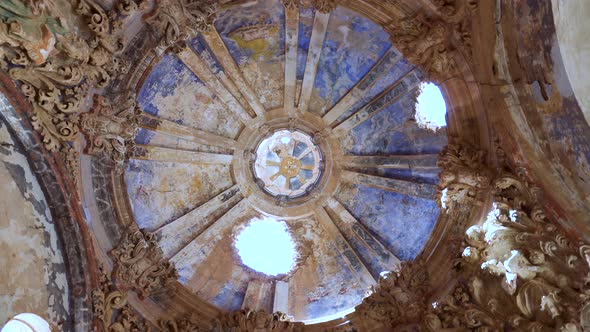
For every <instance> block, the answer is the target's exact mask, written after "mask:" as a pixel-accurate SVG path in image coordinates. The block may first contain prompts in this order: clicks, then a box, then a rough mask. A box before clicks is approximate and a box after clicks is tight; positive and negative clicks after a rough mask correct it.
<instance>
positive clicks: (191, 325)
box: [160, 316, 207, 332]
mask: <svg viewBox="0 0 590 332" xmlns="http://www.w3.org/2000/svg"><path fill="white" fill-rule="evenodd" d="M160 329H161V330H162V331H169V332H201V331H203V332H204V331H207V329H206V328H203V327H201V326H200V325H199V323H198V322H197V319H196V318H193V317H190V316H188V317H184V318H179V319H165V320H162V321H160Z"/></svg>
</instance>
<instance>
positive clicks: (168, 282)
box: [110, 230, 178, 298]
mask: <svg viewBox="0 0 590 332" xmlns="http://www.w3.org/2000/svg"><path fill="white" fill-rule="evenodd" d="M110 256H111V257H112V258H113V261H114V268H113V279H114V280H115V283H116V285H117V287H118V288H120V289H122V290H128V289H132V290H134V291H135V292H137V294H138V295H139V297H140V298H145V297H147V296H150V295H154V294H161V293H163V292H174V290H175V289H174V282H175V281H176V280H177V278H178V273H177V271H176V269H175V268H174V265H172V264H171V263H170V262H168V261H166V260H164V259H163V258H162V251H161V249H160V248H159V246H158V243H157V241H156V238H155V236H154V235H153V234H151V233H148V232H143V231H140V230H130V231H128V232H127V234H125V236H124V237H123V239H122V240H121V242H120V243H119V245H118V246H117V247H115V248H114V249H113V250H112V251H111V252H110Z"/></svg>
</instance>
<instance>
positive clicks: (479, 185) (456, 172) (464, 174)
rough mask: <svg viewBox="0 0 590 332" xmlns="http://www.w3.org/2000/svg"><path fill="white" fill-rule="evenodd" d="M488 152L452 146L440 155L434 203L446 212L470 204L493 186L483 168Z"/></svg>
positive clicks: (459, 145)
mask: <svg viewBox="0 0 590 332" xmlns="http://www.w3.org/2000/svg"><path fill="white" fill-rule="evenodd" d="M484 158H485V152H484V151H481V150H478V149H476V148H474V147H472V146H470V145H468V144H465V143H460V144H458V143H451V144H449V145H447V146H446V147H445V148H444V149H443V151H441V153H440V154H439V159H438V162H437V165H438V167H439V168H440V169H441V172H440V174H439V176H438V178H439V184H438V192H437V194H436V195H435V201H436V202H437V204H439V206H440V207H441V208H443V209H445V210H448V209H452V208H453V207H455V205H456V204H471V203H473V202H474V200H475V199H476V197H477V194H478V193H479V192H480V191H481V190H482V189H485V188H487V187H489V182H490V170H489V169H488V168H487V167H486V166H485V164H484Z"/></svg>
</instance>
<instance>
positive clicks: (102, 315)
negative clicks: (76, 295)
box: [92, 268, 149, 332]
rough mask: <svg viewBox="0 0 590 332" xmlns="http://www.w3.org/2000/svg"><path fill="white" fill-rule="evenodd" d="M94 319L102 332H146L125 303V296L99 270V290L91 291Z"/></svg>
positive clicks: (142, 324)
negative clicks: (98, 322)
mask: <svg viewBox="0 0 590 332" xmlns="http://www.w3.org/2000/svg"><path fill="white" fill-rule="evenodd" d="M92 308H93V313H94V317H95V318H97V319H98V320H99V321H100V323H101V324H102V328H103V331H109V332H128V331H138V332H139V331H148V330H149V329H148V327H147V326H146V324H145V321H144V320H143V318H141V316H139V315H138V314H137V313H136V312H135V310H134V309H133V308H132V307H131V306H130V305H129V303H128V302H127V295H126V294H125V293H124V292H121V291H119V290H118V289H116V288H115V286H114V285H113V284H112V283H111V281H110V278H109V277H108V275H107V274H106V273H105V271H104V268H101V273H100V274H99V288H98V289H95V290H94V291H92Z"/></svg>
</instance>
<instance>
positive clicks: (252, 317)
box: [213, 309, 302, 332]
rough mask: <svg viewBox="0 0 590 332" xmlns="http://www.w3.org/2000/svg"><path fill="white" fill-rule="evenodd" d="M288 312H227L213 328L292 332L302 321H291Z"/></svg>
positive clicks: (233, 331)
mask: <svg viewBox="0 0 590 332" xmlns="http://www.w3.org/2000/svg"><path fill="white" fill-rule="evenodd" d="M290 320H291V319H290V317H289V316H287V315H286V314H283V313H280V312H275V313H272V314H269V313H267V312H266V311H264V310H258V311H255V310H249V309H244V310H237V311H234V312H231V313H228V314H225V315H224V316H223V317H221V318H220V319H219V320H218V321H217V322H216V326H215V328H214V329H213V331H215V332H222V331H223V332H226V331H227V332H256V331H267V332H291V331H297V330H298V327H301V325H302V324H301V323H294V322H291V321H290Z"/></svg>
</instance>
